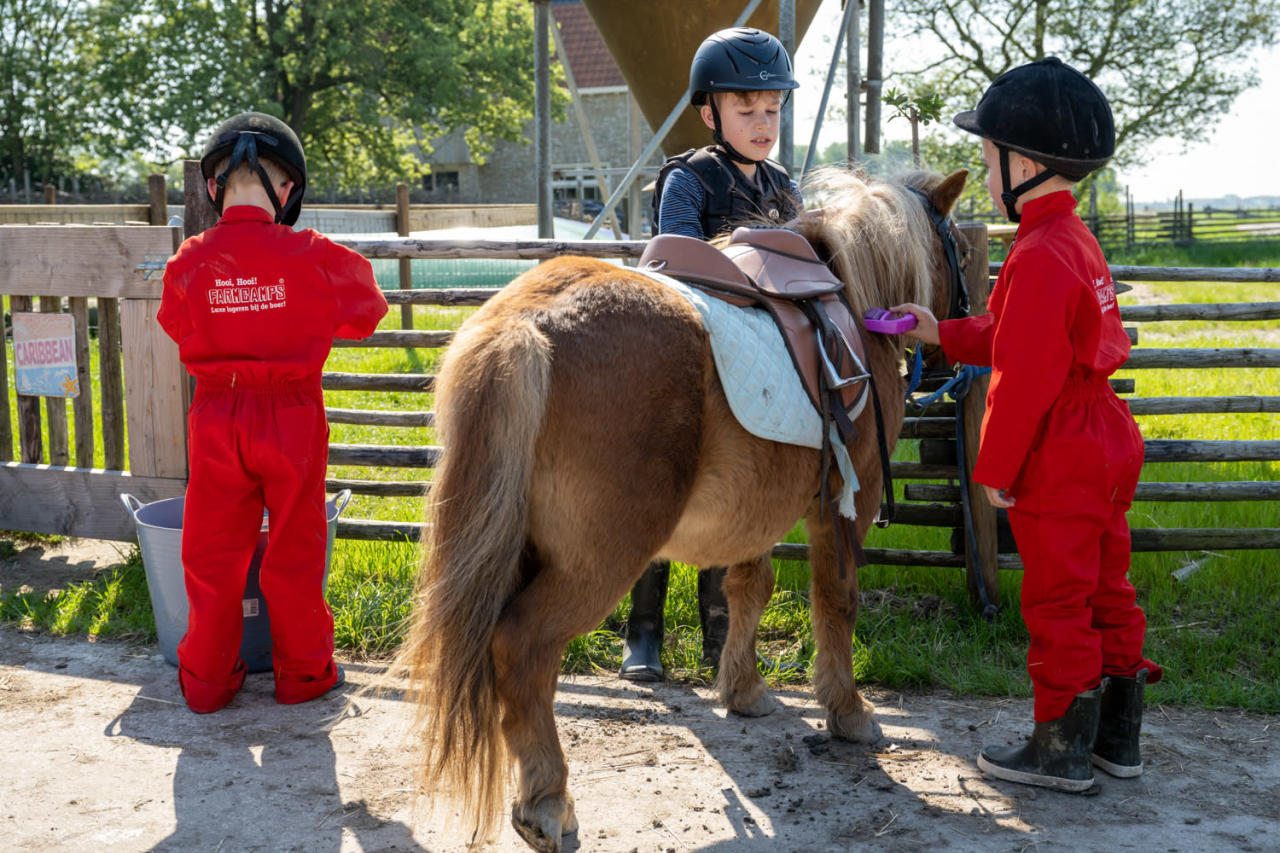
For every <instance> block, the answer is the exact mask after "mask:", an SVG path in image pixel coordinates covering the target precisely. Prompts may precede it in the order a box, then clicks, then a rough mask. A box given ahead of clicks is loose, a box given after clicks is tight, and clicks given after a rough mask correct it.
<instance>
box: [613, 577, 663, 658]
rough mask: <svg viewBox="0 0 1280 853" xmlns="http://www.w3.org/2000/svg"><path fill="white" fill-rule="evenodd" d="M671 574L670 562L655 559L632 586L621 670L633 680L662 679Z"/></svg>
mask: <svg viewBox="0 0 1280 853" xmlns="http://www.w3.org/2000/svg"><path fill="white" fill-rule="evenodd" d="M670 574H671V564H670V563H668V562H667V561H666V560H655V561H654V562H652V563H650V564H649V566H648V568H646V569H645V570H644V574H642V575H641V576H640V580H638V581H636V585H635V586H634V587H632V588H631V615H630V616H628V617H627V635H626V638H625V640H624V643H623V646H622V671H621V672H619V673H618V675H620V676H622V677H623V678H625V679H627V680H629V681H661V680H662V677H663V674H664V673H663V671H662V655H661V652H662V635H663V624H662V611H663V608H664V607H665V606H666V603H667V579H668V577H669V576H670Z"/></svg>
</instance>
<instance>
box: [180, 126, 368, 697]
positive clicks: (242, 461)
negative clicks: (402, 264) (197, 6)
mask: <svg viewBox="0 0 1280 853" xmlns="http://www.w3.org/2000/svg"><path fill="white" fill-rule="evenodd" d="M200 168H201V172H202V174H203V175H204V177H205V179H206V181H207V182H208V191H209V196H210V198H211V199H212V201H213V204H214V207H215V208H217V210H218V212H219V213H221V214H222V218H221V219H219V220H218V223H217V225H215V226H213V227H212V228H210V229H209V230H207V231H205V232H204V233H202V234H199V235H196V236H194V237H192V238H190V239H189V240H187V241H186V242H185V243H183V244H182V247H181V248H180V249H179V250H178V252H177V254H176V255H174V256H173V258H171V259H170V260H169V262H168V264H167V266H166V268H165V274H164V295H163V298H162V300H161V304H160V311H159V314H158V315H157V319H158V320H159V321H160V324H161V326H162V327H163V328H164V330H165V331H166V332H167V333H168V334H169V336H170V337H172V338H173V339H174V340H175V341H176V342H177V344H178V352H179V355H180V357H181V359H182V363H183V364H184V365H185V366H186V368H187V370H188V371H189V372H190V373H191V374H192V375H193V376H195V378H196V391H195V398H194V400H193V401H192V404H191V411H190V413H189V416H188V454H189V459H190V480H189V481H188V484H187V495H186V504H185V510H184V513H183V531H182V565H183V572H184V576H185V579H186V586H187V599H188V601H189V603H190V611H189V615H188V618H187V633H186V635H185V636H184V637H183V638H182V642H181V643H180V644H179V645H178V683H179V685H180V686H181V688H182V695H183V696H184V697H185V698H186V700H187V705H188V706H189V707H190V708H191V710H192V711H195V712H197V713H209V712H212V711H216V710H218V709H219V708H221V707H223V706H224V705H226V704H227V703H228V702H230V701H231V699H232V697H234V696H235V694H236V691H237V690H239V689H240V686H241V684H242V683H243V682H244V675H245V665H244V662H243V661H242V660H240V656H239V649H240V640H241V630H242V627H243V612H242V609H241V598H242V597H243V593H244V586H245V579H246V575H247V574H248V570H249V562H250V559H251V558H252V555H253V550H254V545H255V543H256V542H257V539H258V535H259V530H260V528H261V526H262V511H263V508H264V507H265V508H266V509H267V511H268V514H269V527H270V532H269V534H268V536H269V539H268V544H267V549H266V553H265V554H264V555H263V558H262V566H261V570H260V580H261V586H262V594H263V596H264V597H265V599H266V601H267V606H268V608H269V609H270V612H271V646H272V648H271V656H272V667H273V670H274V675H275V685H276V687H275V695H276V700H277V701H279V702H282V703H285V704H293V703H297V702H306V701H308V700H310V699H314V698H316V697H318V696H320V695H322V694H324V693H326V692H327V691H329V690H330V689H332V688H333V687H334V686H336V685H337V684H340V683H341V681H342V671H341V669H340V668H339V667H338V666H337V664H336V663H335V662H334V660H333V614H332V613H331V612H330V610H329V607H328V605H327V604H326V603H325V600H324V571H325V548H326V544H327V538H328V524H327V521H326V517H325V506H324V476H325V468H326V464H327V460H328V445H329V425H328V423H327V422H326V420H325V413H324V397H323V395H322V393H321V390H320V371H321V368H322V367H323V365H324V361H325V358H326V357H327V356H328V354H329V348H330V346H331V344H332V342H333V338H334V336H335V335H336V336H338V337H343V338H364V337H367V336H368V335H369V334H371V333H372V332H373V330H374V329H375V328H376V327H377V324H378V321H379V320H380V319H381V318H382V316H383V315H384V314H385V313H386V311H387V303H386V300H385V299H384V298H383V296H382V293H381V292H380V291H379V290H378V286H377V283H376V282H375V281H374V278H373V272H372V269H371V268H370V266H369V262H368V261H366V260H365V259H364V258H362V257H361V256H360V255H358V254H356V253H355V252H353V251H351V250H350V249H347V248H344V247H342V246H339V245H337V244H335V243H333V242H331V241H329V240H328V239H326V238H324V237H322V236H321V235H319V234H317V233H316V232H315V231H312V230H309V229H308V230H306V231H296V232H295V231H294V230H293V229H292V228H291V227H290V226H292V225H293V223H294V222H296V221H297V219H298V213H299V211H300V210H301V206H302V196H303V193H304V191H305V189H306V181H307V164H306V159H305V157H304V155H303V152H302V145H301V144H300V143H299V141H298V137H297V136H296V135H295V134H294V132H293V131H292V130H291V129H290V128H289V126H288V125H286V124H285V123H284V122H282V121H280V120H279V119H276V118H273V117H271V116H268V115H263V114H261V113H244V114H242V115H238V116H236V117H235V118H232V119H230V120H229V121H227V122H226V123H224V124H223V125H222V126H221V127H219V128H218V129H217V130H216V131H215V132H214V134H213V138H212V139H211V140H210V141H209V144H208V145H207V146H206V148H205V152H204V157H203V158H202V159H201V161H200Z"/></svg>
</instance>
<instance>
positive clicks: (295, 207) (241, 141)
mask: <svg viewBox="0 0 1280 853" xmlns="http://www.w3.org/2000/svg"><path fill="white" fill-rule="evenodd" d="M224 157H230V158H231V160H230V162H228V163H227V168H226V169H224V170H223V171H222V173H221V174H219V175H215V174H214V173H213V170H214V169H216V168H217V167H218V163H219V162H220V161H221V160H222V158H224ZM259 157H266V158H268V159H270V160H272V161H273V162H275V163H276V164H278V165H279V166H280V168H281V169H283V170H284V172H285V174H286V175H288V176H289V179H290V180H292V181H293V185H294V186H293V191H292V192H290V193H289V198H288V199H287V200H286V201H285V204H284V207H283V208H282V207H281V206H280V202H279V201H278V200H277V199H276V192H275V188H274V187H272V186H271V178H270V177H268V175H267V170H266V169H264V168H262V165H261V163H259V162H258V158H259ZM241 163H248V164H249V168H250V169H252V170H253V172H254V173H255V174H257V176H258V179H259V180H261V181H262V186H263V187H265V188H266V190H267V197H268V198H270V199H271V204H272V206H273V207H274V208H275V210H276V217H275V219H276V222H278V223H280V224H281V225H293V224H294V223H295V222H297V221H298V214H299V213H301V212H302V196H303V194H304V193H305V192H306V189H307V158H306V155H304V154H303V153H302V143H301V142H299V141H298V135H297V134H296V133H294V132H293V128H291V127H289V125H287V124H285V123H284V122H282V121H281V120H280V119H278V118H276V117H275V116H269V115H266V114H265V113H241V114H240V115H238V116H235V117H234V118H230V119H228V120H227V121H225V122H223V123H222V124H221V125H219V127H218V129H217V130H215V131H214V132H213V135H212V136H211V137H210V138H209V142H208V144H206V145H205V147H204V155H203V156H202V157H201V158H200V174H201V175H203V176H204V178H205V180H208V179H210V178H213V179H214V180H216V181H217V182H218V191H217V194H216V195H214V197H213V198H212V199H211V201H212V203H213V207H214V209H215V210H217V211H218V213H222V199H223V196H224V194H225V191H226V185H227V177H228V176H229V175H230V174H231V172H232V171H234V170H235V168H236V167H237V166H239V165H240V164H241Z"/></svg>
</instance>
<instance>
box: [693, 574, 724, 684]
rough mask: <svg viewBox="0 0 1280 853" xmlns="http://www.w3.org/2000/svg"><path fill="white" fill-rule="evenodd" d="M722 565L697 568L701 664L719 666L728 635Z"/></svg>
mask: <svg viewBox="0 0 1280 853" xmlns="http://www.w3.org/2000/svg"><path fill="white" fill-rule="evenodd" d="M728 573H729V570H728V569H727V568H725V567H723V566H717V567H715V568H710V569H703V570H702V571H700V572H698V620H699V621H700V622H701V623H702V665H703V666H719V665H720V653H721V652H723V651H724V641H725V640H726V639H727V638H728V636H729V601H728V599H726V598H725V597H724V576H725V575H726V574H728Z"/></svg>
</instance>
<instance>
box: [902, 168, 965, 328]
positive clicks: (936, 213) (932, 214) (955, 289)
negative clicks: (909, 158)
mask: <svg viewBox="0 0 1280 853" xmlns="http://www.w3.org/2000/svg"><path fill="white" fill-rule="evenodd" d="M907 189H909V190H911V192H913V193H915V194H916V195H917V196H918V197H919V198H920V200H921V201H922V202H924V212H925V214H926V215H927V216H928V217H929V220H930V221H931V222H932V223H933V230H934V231H936V232H937V234H938V237H939V239H941V240H942V251H943V253H944V254H945V255H946V258H947V267H948V268H949V269H950V272H951V306H950V308H949V309H948V310H947V318H948V319H955V318H956V317H967V316H969V289H968V288H967V287H965V284H964V274H965V269H966V268H967V267H968V262H969V253H968V252H964V253H961V251H960V243H959V240H958V239H957V238H956V223H955V220H954V219H952V218H951V214H949V213H943V212H942V211H941V210H939V209H938V206H937V205H936V204H934V203H933V199H931V198H929V195H928V193H925V192H924V191H923V190H918V189H916V188H915V187H907ZM962 254H963V256H962Z"/></svg>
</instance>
